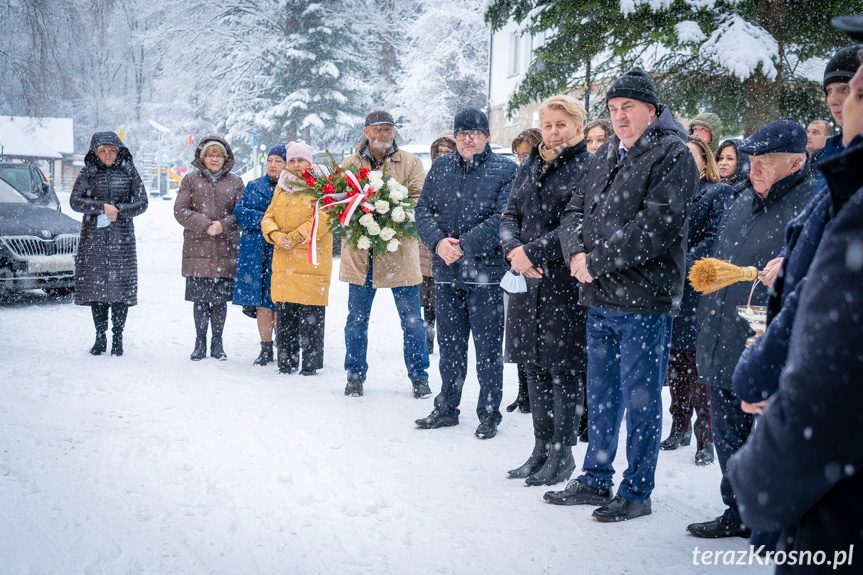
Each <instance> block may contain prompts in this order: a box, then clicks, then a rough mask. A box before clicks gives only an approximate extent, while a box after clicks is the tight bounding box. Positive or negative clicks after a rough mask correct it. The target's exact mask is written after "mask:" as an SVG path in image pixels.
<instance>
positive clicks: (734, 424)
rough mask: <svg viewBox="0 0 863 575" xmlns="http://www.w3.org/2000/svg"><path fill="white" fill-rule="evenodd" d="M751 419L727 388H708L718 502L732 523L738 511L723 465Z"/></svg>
mask: <svg viewBox="0 0 863 575" xmlns="http://www.w3.org/2000/svg"><path fill="white" fill-rule="evenodd" d="M754 421H755V418H754V416H752V415H749V414H748V413H744V411H743V410H742V409H740V400H739V399H737V397H736V396H735V395H734V392H732V391H731V390H730V389H723V388H721V387H717V386H715V385H714V386H713V387H712V388H711V389H710V423H711V427H712V429H713V441H714V444H715V445H716V457H717V459H719V469H721V470H722V482H721V483H720V484H719V491H720V492H721V493H722V502H723V503H725V505H727V506H728V508H727V509H726V510H725V513H724V515H725V518H726V519H728V521H729V522H731V523H733V524H735V525H736V524H739V523H740V522H741V521H740V511H739V510H738V509H737V497H736V496H735V495H734V490H733V489H732V488H731V482H730V481H728V477H727V476H726V475H725V467H726V466H727V465H728V460H729V458H731V456H732V455H734V454H735V453H737V450H738V449H740V448H741V447H743V444H744V443H746V440H747V439H748V438H749V434H750V433H751V432H752V424H753V422H754Z"/></svg>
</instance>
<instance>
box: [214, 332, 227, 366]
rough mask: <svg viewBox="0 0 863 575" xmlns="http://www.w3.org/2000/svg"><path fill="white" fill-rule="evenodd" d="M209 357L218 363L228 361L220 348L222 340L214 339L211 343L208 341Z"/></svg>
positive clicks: (223, 350)
mask: <svg viewBox="0 0 863 575" xmlns="http://www.w3.org/2000/svg"><path fill="white" fill-rule="evenodd" d="M210 357H212V358H213V359H218V360H219V361H225V360H226V359H228V356H227V354H226V353H225V349H224V348H223V347H222V338H220V337H214V338H213V339H212V341H210Z"/></svg>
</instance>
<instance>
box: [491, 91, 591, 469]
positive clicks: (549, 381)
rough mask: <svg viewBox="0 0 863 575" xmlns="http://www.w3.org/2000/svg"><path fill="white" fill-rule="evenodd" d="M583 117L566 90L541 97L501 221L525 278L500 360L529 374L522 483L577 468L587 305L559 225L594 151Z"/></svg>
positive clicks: (504, 241) (504, 240)
mask: <svg viewBox="0 0 863 575" xmlns="http://www.w3.org/2000/svg"><path fill="white" fill-rule="evenodd" d="M584 118H585V111H584V107H583V106H582V105H581V104H580V103H578V101H577V100H575V99H574V98H572V97H570V96H553V97H551V98H549V99H548V100H546V101H545V102H543V104H542V106H541V107H540V126H541V128H542V141H541V142H539V143H538V144H537V145H536V146H534V147H533V149H532V150H531V151H530V156H528V158H527V159H526V160H524V162H523V163H522V165H521V167H520V168H519V171H518V174H517V175H516V179H515V182H514V183H513V188H512V195H511V196H510V198H509V203H508V204H507V207H506V211H504V214H503V216H502V217H501V222H500V238H501V246H502V247H503V253H504V254H505V255H506V259H507V260H508V261H509V263H510V265H511V267H512V270H513V271H515V272H517V273H520V274H521V275H523V276H525V280H526V282H527V292H526V293H515V294H510V296H509V305H508V307H507V316H506V335H505V342H506V345H505V348H506V350H505V355H504V361H507V362H511V363H519V364H522V363H523V364H525V371H526V374H527V386H528V392H529V396H530V412H531V414H532V416H533V428H534V440H535V443H534V449H533V452H532V453H531V455H530V457H529V458H528V460H527V461H526V462H525V463H524V465H522V466H521V467H519V468H517V469H513V470H511V471H510V472H509V475H510V477H514V478H525V482H526V483H527V484H528V485H553V484H554V483H557V482H559V481H562V480H564V479H567V478H568V477H569V476H570V475H571V474H572V471H573V470H574V469H575V460H574V459H573V457H572V446H573V445H575V443H576V441H577V439H576V437H577V425H578V421H579V413H578V411H579V410H580V409H581V406H582V403H583V398H584V373H585V371H586V369H587V356H586V348H585V345H586V319H587V309H586V308H584V307H582V306H580V305H578V282H577V281H576V279H575V278H573V277H572V275H571V274H570V270H569V266H568V265H567V262H566V261H565V260H564V256H563V251H562V250H561V246H560V240H559V238H558V230H559V228H560V218H561V216H562V215H563V211H564V209H565V208H566V206H567V204H568V203H569V200H570V199H571V198H572V194H573V191H574V190H575V189H576V187H578V185H579V183H580V182H581V180H582V178H583V177H584V174H585V173H586V170H587V165H588V163H589V162H590V159H591V158H592V156H591V154H590V153H588V151H587V146H586V145H585V143H584V133H583V132H582V126H583V124H584Z"/></svg>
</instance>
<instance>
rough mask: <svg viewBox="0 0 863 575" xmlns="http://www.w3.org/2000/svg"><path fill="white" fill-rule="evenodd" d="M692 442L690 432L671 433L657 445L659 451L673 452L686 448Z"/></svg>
mask: <svg viewBox="0 0 863 575" xmlns="http://www.w3.org/2000/svg"><path fill="white" fill-rule="evenodd" d="M691 441H692V430H691V429H690V430H689V431H672V432H671V434H670V435H669V436H668V437H666V438H665V440H664V441H663V442H662V443H660V444H659V448H660V449H664V450H665V451H674V450H675V449H677V448H678V447H686V446H687V445H689V443H690V442H691Z"/></svg>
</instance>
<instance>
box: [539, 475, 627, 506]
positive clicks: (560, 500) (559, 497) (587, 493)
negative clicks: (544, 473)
mask: <svg viewBox="0 0 863 575" xmlns="http://www.w3.org/2000/svg"><path fill="white" fill-rule="evenodd" d="M542 498H543V499H545V500H546V501H548V502H549V503H554V504H555V505H602V504H604V503H608V502H609V501H611V490H610V489H597V488H595V487H589V486H587V485H585V484H584V483H582V482H581V481H579V480H578V479H573V480H572V481H570V482H569V483H568V484H567V485H566V488H565V489H564V490H563V491H546V492H545V495H543V496H542Z"/></svg>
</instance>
